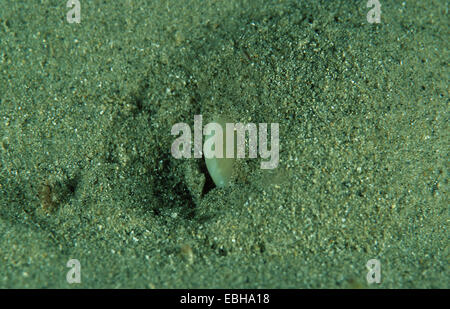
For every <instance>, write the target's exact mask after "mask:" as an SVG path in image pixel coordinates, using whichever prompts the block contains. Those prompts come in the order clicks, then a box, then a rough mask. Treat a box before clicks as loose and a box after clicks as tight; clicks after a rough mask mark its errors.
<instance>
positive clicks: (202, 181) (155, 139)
mask: <svg viewBox="0 0 450 309" xmlns="http://www.w3.org/2000/svg"><path fill="white" fill-rule="evenodd" d="M147 2H151V3H147ZM380 2H381V5H382V7H381V9H382V12H381V22H380V23H379V24H370V23H368V22H367V18H366V15H367V13H368V11H369V9H368V8H366V1H325V0H323V1H263V0H248V1H230V0H227V1H203V0H195V1H194V0H192V1H179V0H170V1H163V0H161V1H89V2H87V1H81V4H82V7H81V23H80V24H76V23H74V24H70V23H68V22H67V20H66V14H67V11H68V10H69V9H68V8H66V5H65V3H64V1H59V0H58V1H56V0H48V1H40V2H33V3H31V2H27V3H28V4H25V1H2V2H0V72H1V73H0V142H1V144H0V146H1V147H0V235H1V237H0V288H449V287H450V284H449V276H448V269H449V263H448V262H449V259H448V236H449V235H448V232H447V227H448V157H449V156H448V150H449V147H448V146H449V136H448V133H449V125H448V111H449V108H448V104H449V100H448V98H449V97H448V94H449V92H448V78H449V68H448V59H449V46H448V41H449V40H448V38H449V30H450V29H449V24H448V5H447V4H446V3H445V1H437V0H436V1H425V0H423V1H405V2H402V1H383V0H380ZM197 114H201V115H203V117H204V121H205V123H206V122H208V121H209V120H208V119H211V118H213V117H214V116H215V115H218V114H220V115H224V117H227V118H228V119H233V120H234V122H243V123H248V122H252V123H260V122H265V123H279V126H280V162H279V166H278V168H276V169H274V170H262V169H260V168H259V164H260V159H242V160H238V161H239V162H238V164H237V166H236V168H235V169H236V170H235V179H234V184H233V185H232V186H229V187H226V188H216V187H215V186H214V184H213V182H212V180H211V178H210V176H209V175H208V173H207V170H206V168H205V164H204V161H203V160H202V159H194V158H192V159H181V160H177V159H175V158H173V157H172V156H171V152H170V147H171V144H172V142H173V140H174V136H172V135H171V134H170V130H171V127H172V126H173V125H174V124H175V123H177V122H186V123H188V124H189V125H190V126H192V125H193V119H194V115H197ZM446 205H447V206H446ZM70 259H77V260H78V261H79V262H80V265H81V283H80V284H69V283H68V282H67V280H66V274H67V272H68V271H69V270H70V268H68V267H67V266H66V264H67V262H68V261H69V260H70ZM370 259H377V260H379V262H380V266H381V282H380V283H379V284H377V283H373V284H369V283H368V282H367V281H366V275H367V272H368V270H367V268H366V263H367V261H368V260H370Z"/></svg>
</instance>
